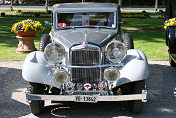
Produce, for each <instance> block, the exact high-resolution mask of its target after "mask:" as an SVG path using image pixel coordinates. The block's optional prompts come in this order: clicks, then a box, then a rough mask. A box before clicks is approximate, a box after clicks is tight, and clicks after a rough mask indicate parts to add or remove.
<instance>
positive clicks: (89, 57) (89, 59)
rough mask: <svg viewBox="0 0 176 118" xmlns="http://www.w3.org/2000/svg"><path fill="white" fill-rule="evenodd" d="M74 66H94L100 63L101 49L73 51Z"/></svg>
mask: <svg viewBox="0 0 176 118" xmlns="http://www.w3.org/2000/svg"><path fill="white" fill-rule="evenodd" d="M71 61H72V65H73V66H94V65H99V63H100V56H99V51H91V50H78V51H73V52H72V60H71Z"/></svg>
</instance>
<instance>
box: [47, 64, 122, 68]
mask: <svg viewBox="0 0 176 118" xmlns="http://www.w3.org/2000/svg"><path fill="white" fill-rule="evenodd" d="M122 66H124V65H123V64H122V63H121V64H119V65H117V64H116V65H115V64H104V65H96V66H71V65H54V64H53V65H48V68H55V67H58V68H60V67H65V68H105V67H122Z"/></svg>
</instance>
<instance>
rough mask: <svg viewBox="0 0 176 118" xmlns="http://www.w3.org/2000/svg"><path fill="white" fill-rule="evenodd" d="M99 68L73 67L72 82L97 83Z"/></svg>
mask: <svg viewBox="0 0 176 118" xmlns="http://www.w3.org/2000/svg"><path fill="white" fill-rule="evenodd" d="M99 80H100V68H73V69H72V81H73V82H74V83H98V82H99Z"/></svg>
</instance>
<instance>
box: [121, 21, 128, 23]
mask: <svg viewBox="0 0 176 118" xmlns="http://www.w3.org/2000/svg"><path fill="white" fill-rule="evenodd" d="M120 23H121V24H128V21H121V22H120Z"/></svg>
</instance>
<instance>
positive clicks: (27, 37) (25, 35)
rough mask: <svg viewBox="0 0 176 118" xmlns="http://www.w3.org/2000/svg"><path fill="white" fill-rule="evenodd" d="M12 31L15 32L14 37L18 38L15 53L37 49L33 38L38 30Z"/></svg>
mask: <svg viewBox="0 0 176 118" xmlns="http://www.w3.org/2000/svg"><path fill="white" fill-rule="evenodd" d="M14 33H15V34H17V36H16V38H17V39H18V40H19V43H18V48H17V49H16V53H29V52H32V51H36V50H37V49H36V48H35V45H34V39H35V38H36V36H35V34H36V33H38V31H26V32H24V31H14Z"/></svg>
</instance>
